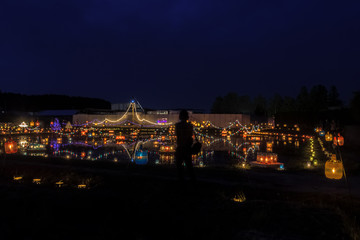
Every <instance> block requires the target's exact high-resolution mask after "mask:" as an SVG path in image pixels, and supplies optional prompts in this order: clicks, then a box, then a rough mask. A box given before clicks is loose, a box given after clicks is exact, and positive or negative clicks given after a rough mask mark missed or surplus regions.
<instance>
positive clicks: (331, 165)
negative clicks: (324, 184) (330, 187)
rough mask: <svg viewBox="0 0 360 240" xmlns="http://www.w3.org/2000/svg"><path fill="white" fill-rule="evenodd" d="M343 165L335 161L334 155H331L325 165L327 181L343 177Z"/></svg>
mask: <svg viewBox="0 0 360 240" xmlns="http://www.w3.org/2000/svg"><path fill="white" fill-rule="evenodd" d="M343 171H344V167H343V163H342V162H341V161H338V160H337V159H336V155H335V154H333V155H332V157H331V160H328V161H326V163H325V176H326V177H327V178H329V179H341V178H342V177H343Z"/></svg>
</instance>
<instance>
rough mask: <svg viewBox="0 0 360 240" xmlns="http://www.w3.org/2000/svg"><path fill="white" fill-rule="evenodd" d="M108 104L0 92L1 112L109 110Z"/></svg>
mask: <svg viewBox="0 0 360 240" xmlns="http://www.w3.org/2000/svg"><path fill="white" fill-rule="evenodd" d="M110 107H111V105H110V102H108V101H106V100H103V99H98V98H88V97H71V96H66V95H54V94H47V95H23V94H17V93H2V92H0V109H1V110H2V111H5V112H6V111H27V112H37V111H43V110H64V109H74V110H79V109H83V108H99V109H110Z"/></svg>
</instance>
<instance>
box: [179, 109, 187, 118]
mask: <svg viewBox="0 0 360 240" xmlns="http://www.w3.org/2000/svg"><path fill="white" fill-rule="evenodd" d="M179 119H180V121H187V120H189V113H188V111H186V110H185V109H183V110H181V111H180V114H179Z"/></svg>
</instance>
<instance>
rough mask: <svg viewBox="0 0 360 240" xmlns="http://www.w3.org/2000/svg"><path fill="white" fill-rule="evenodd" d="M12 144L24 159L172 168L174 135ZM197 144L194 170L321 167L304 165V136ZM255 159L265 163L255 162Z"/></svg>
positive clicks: (37, 138)
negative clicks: (34, 158) (85, 161)
mask: <svg viewBox="0 0 360 240" xmlns="http://www.w3.org/2000/svg"><path fill="white" fill-rule="evenodd" d="M12 140H14V141H15V142H16V143H17V145H18V151H17V153H16V154H21V155H27V156H41V157H60V158H65V159H69V160H70V159H82V160H90V161H113V162H120V163H129V162H135V163H137V164H150V165H151V164H174V161H175V157H174V153H175V149H176V144H175V139H174V137H173V136H170V135H161V136H160V135H159V136H157V137H154V136H151V137H148V138H140V139H137V138H136V137H133V136H131V135H127V136H118V135H116V134H114V135H100V134H98V135H97V137H92V136H91V135H86V136H82V135H80V134H70V133H57V134H29V135H18V136H13V137H12ZM199 140H200V142H201V143H202V150H201V152H200V153H199V154H198V155H194V156H193V163H194V166H197V167H207V166H212V167H214V166H223V167H227V166H229V167H242V168H247V169H249V168H253V167H270V168H271V167H272V168H275V169H280V170H283V169H304V168H311V167H313V166H314V165H318V164H320V163H321V162H320V160H319V161H311V162H310V161H309V159H310V155H309V154H310V152H309V149H310V139H309V137H308V136H301V135H299V136H298V135H297V134H281V133H257V134H250V135H245V134H244V135H242V134H239V135H236V136H219V135H217V134H213V135H202V136H201V137H200V138H199ZM0 141H1V142H0V144H1V145H4V144H5V142H6V141H9V138H5V137H2V138H1V139H0ZM311 141H312V140H311ZM273 157H275V158H276V159H275V161H276V164H275V165H272V164H270V159H271V160H273V159H272V158H273ZM313 159H314V157H313ZM268 160H269V162H267V161H268ZM260 161H263V162H261V163H264V164H256V163H257V162H258V163H259V162H260ZM265 161H266V162H265ZM254 163H255V164H254ZM309 163H310V164H309Z"/></svg>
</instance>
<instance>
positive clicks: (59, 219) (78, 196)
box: [0, 157, 360, 239]
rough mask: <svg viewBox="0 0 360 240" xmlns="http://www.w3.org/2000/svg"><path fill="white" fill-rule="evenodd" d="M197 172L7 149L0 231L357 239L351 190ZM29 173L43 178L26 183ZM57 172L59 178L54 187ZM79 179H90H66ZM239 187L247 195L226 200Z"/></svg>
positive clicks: (357, 208) (26, 235)
mask: <svg viewBox="0 0 360 240" xmlns="http://www.w3.org/2000/svg"><path fill="white" fill-rule="evenodd" d="M50 162H51V164H50ZM53 163H56V164H53ZM110 169H111V170H110ZM197 173H198V177H199V181H198V183H197V184H196V185H192V184H190V183H189V182H185V183H183V184H181V183H178V182H177V181H176V178H175V169H173V168H171V167H144V168H142V167H136V166H127V165H115V164H114V163H101V164H97V163H93V162H91V163H90V162H81V161H79V162H76V161H72V162H67V161H62V160H57V161H54V160H46V161H45V160H43V159H37V158H18V157H13V158H8V159H6V160H5V161H2V164H1V167H0V193H1V198H0V204H1V206H3V208H2V213H1V214H0V230H1V232H2V236H3V238H2V239H17V238H18V239H359V233H360V231H359V226H358V221H357V220H356V216H357V217H358V216H359V213H360V204H359V199H356V198H354V197H352V198H350V197H349V196H348V195H339V194H334V193H331V192H328V193H326V192H325V193H320V192H306V191H291V190H288V189H285V188H282V187H281V186H276V185H274V186H272V187H269V186H268V185H267V186H266V187H265V186H263V185H261V184H253V183H252V182H251V181H250V182H249V181H248V177H249V176H247V175H246V173H244V172H235V171H232V170H229V169H201V170H199V169H198V171H197ZM16 174H17V175H19V176H20V175H21V176H23V177H24V178H23V179H22V182H15V181H13V180H12V177H13V176H14V175H16ZM256 174H257V175H259V176H263V178H264V181H266V179H267V177H268V175H269V174H270V175H271V174H282V173H278V172H267V171H259V172H257V173H256ZM228 175H230V176H228ZM37 177H41V178H42V179H43V184H40V185H35V184H33V183H32V179H33V178H37ZM60 179H62V180H64V182H66V183H67V184H68V185H67V186H66V187H63V188H56V187H55V185H54V182H55V181H58V180H60ZM204 179H210V180H211V179H214V181H207V180H204ZM235 179H236V180H237V181H235ZM84 181H87V182H88V183H89V185H90V186H91V188H89V189H77V188H75V186H76V185H77V184H80V183H82V182H84ZM238 194H240V195H241V194H243V195H244V196H245V197H246V200H245V201H243V202H235V201H233V198H234V197H235V196H236V195H238Z"/></svg>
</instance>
